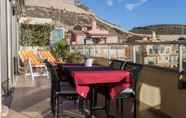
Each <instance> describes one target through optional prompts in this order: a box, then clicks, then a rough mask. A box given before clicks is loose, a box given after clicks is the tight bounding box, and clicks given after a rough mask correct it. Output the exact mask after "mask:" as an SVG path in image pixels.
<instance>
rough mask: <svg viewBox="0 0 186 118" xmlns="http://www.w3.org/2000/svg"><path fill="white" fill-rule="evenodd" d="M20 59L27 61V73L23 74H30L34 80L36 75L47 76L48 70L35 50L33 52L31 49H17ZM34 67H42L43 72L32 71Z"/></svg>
mask: <svg viewBox="0 0 186 118" xmlns="http://www.w3.org/2000/svg"><path fill="white" fill-rule="evenodd" d="M19 56H20V59H21V61H22V62H23V63H25V62H28V65H26V66H28V70H26V71H29V72H28V73H27V72H26V73H25V76H31V77H32V79H33V80H34V79H35V77H38V76H47V77H48V71H47V68H46V66H45V65H44V64H43V62H42V59H41V58H40V56H39V55H38V53H37V51H36V52H35V53H34V51H32V50H21V51H19ZM34 68H39V69H43V70H44V71H45V72H44V73H39V72H34V70H35V69H34Z"/></svg>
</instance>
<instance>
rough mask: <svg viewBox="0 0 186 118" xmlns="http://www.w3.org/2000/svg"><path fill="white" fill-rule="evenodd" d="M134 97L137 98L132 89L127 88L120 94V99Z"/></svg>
mask: <svg viewBox="0 0 186 118" xmlns="http://www.w3.org/2000/svg"><path fill="white" fill-rule="evenodd" d="M134 96H135V92H134V90H133V89H131V88H127V89H125V90H123V91H122V92H121V93H120V95H119V96H118V98H127V97H134Z"/></svg>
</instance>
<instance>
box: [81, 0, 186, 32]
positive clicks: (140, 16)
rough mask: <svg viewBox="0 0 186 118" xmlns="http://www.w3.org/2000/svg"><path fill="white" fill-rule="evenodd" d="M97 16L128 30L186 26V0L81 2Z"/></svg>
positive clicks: (104, 0) (83, 0) (91, 0)
mask: <svg viewBox="0 0 186 118" xmlns="http://www.w3.org/2000/svg"><path fill="white" fill-rule="evenodd" d="M81 2H82V3H83V4H85V5H86V6H88V7H89V8H90V10H91V11H93V12H95V13H96V15H97V16H99V17H101V18H103V19H105V20H108V21H110V22H111V23H113V24H116V25H118V26H120V27H122V28H123V29H125V30H130V29H131V28H133V27H138V26H146V25H155V24H186V0H81Z"/></svg>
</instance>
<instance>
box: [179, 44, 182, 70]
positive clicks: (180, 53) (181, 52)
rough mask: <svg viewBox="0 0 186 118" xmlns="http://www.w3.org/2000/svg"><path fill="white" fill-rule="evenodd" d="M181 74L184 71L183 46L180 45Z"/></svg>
mask: <svg viewBox="0 0 186 118" xmlns="http://www.w3.org/2000/svg"><path fill="white" fill-rule="evenodd" d="M178 57H179V63H178V64H179V72H182V71H183V45H182V44H179V55H178Z"/></svg>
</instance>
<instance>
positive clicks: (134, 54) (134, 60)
mask: <svg viewBox="0 0 186 118" xmlns="http://www.w3.org/2000/svg"><path fill="white" fill-rule="evenodd" d="M132 51H133V53H132V54H133V58H132V59H133V63H136V46H135V45H133V50H132Z"/></svg>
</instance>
